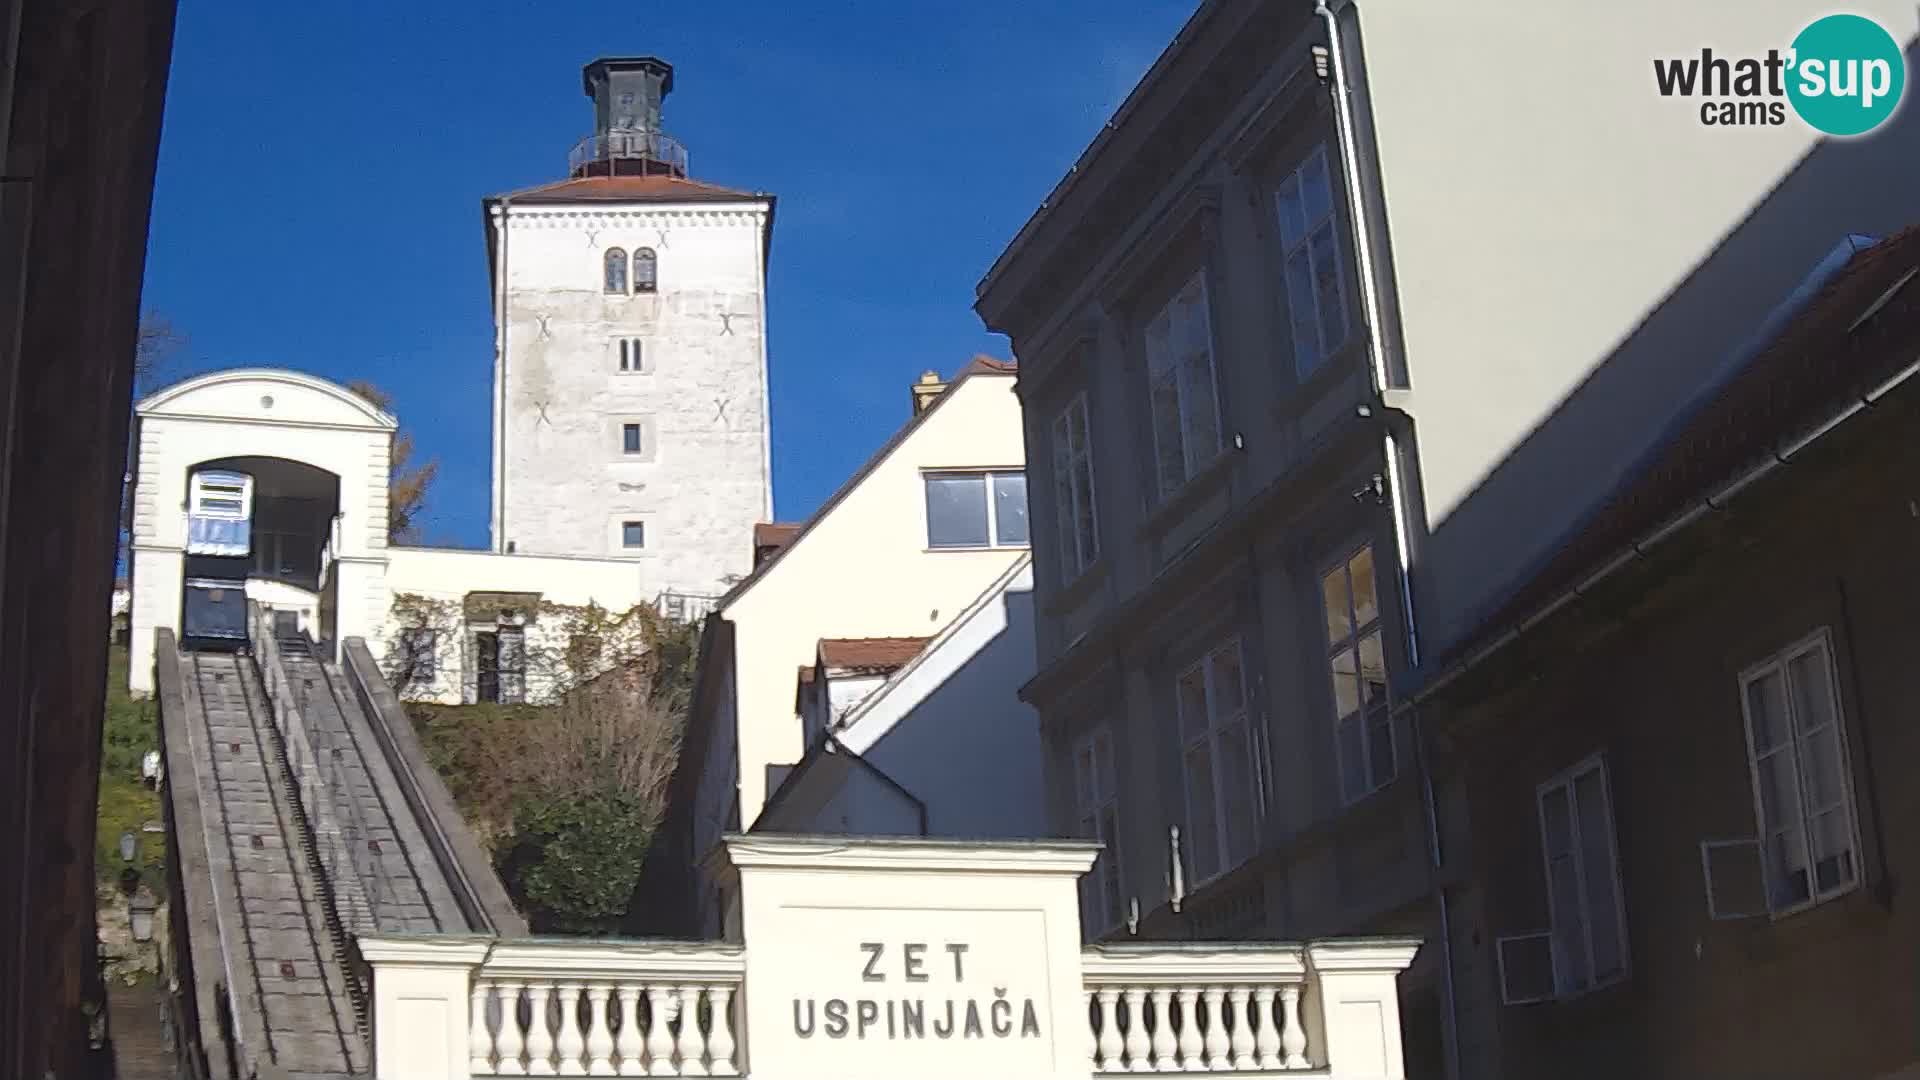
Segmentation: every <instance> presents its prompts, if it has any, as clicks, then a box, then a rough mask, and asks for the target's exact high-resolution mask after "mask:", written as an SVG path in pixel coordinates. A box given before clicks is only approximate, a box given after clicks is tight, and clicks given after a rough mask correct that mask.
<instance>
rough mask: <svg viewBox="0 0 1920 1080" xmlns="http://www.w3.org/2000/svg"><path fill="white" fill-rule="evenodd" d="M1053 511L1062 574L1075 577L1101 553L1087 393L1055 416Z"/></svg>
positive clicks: (1070, 577) (1063, 579)
mask: <svg viewBox="0 0 1920 1080" xmlns="http://www.w3.org/2000/svg"><path fill="white" fill-rule="evenodd" d="M1053 500H1054V503H1053V513H1054V517H1055V519H1056V521H1057V522H1058V524H1059V526H1060V578H1061V580H1062V581H1063V582H1066V581H1072V580H1073V579H1074V578H1076V577H1079V576H1080V575H1081V574H1082V573H1083V572H1085V571H1086V569H1087V567H1089V566H1092V565H1093V562H1094V560H1095V559H1098V558H1099V557H1100V533H1099V528H1098V523H1097V521H1096V519H1095V517H1094V509H1093V446H1092V442H1091V434H1090V432H1089V431H1088V428H1087V395H1085V394H1081V395H1079V396H1078V397H1075V398H1074V399H1073V403H1072V404H1070V405H1068V406H1067V407H1066V409H1064V410H1063V411H1062V412H1061V413H1060V415H1059V416H1056V417H1054V419H1053Z"/></svg>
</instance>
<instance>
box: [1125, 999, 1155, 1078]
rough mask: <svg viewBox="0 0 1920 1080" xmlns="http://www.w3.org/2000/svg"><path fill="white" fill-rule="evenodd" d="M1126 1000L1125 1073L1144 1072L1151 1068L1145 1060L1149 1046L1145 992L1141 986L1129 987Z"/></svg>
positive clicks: (1151, 1065)
mask: <svg viewBox="0 0 1920 1080" xmlns="http://www.w3.org/2000/svg"><path fill="white" fill-rule="evenodd" d="M1126 998H1127V1071H1128V1072H1146V1071H1148V1070H1150V1069H1152V1068H1153V1062H1151V1061H1149V1060H1147V1051H1148V1050H1149V1049H1150V1048H1151V1044H1150V1043H1148V1042H1147V1010H1146V1000H1147V991H1146V988H1145V987H1142V986H1129V987H1127V989H1126Z"/></svg>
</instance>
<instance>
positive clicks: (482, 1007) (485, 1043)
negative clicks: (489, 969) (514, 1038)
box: [467, 979, 493, 1076]
mask: <svg viewBox="0 0 1920 1080" xmlns="http://www.w3.org/2000/svg"><path fill="white" fill-rule="evenodd" d="M492 988H493V987H492V984H491V983H489V982H487V981H486V980H485V979H475V980H473V990H472V998H473V1011H472V1018H471V1019H469V1020H468V1021H467V1071H468V1072H470V1073H479V1074H480V1075H482V1076H484V1075H486V1074H487V1073H490V1072H492V1071H493V1032H492V1031H491V1030H489V1029H488V1027H487V997H488V992H489V991H490V990H491V989H492Z"/></svg>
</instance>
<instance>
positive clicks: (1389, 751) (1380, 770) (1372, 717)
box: [1367, 709, 1398, 787]
mask: <svg viewBox="0 0 1920 1080" xmlns="http://www.w3.org/2000/svg"><path fill="white" fill-rule="evenodd" d="M1367 766H1368V771H1369V775H1370V776H1371V778H1372V780H1373V786H1374V787H1379V786H1381V785H1382V784H1385V783H1386V782H1387V781H1389V780H1392V779H1393V775H1394V771H1395V769H1396V768H1397V767H1398V763H1397V762H1396V761H1394V754H1393V719H1392V717H1390V716H1389V715H1388V714H1387V711H1386V710H1385V709H1378V710H1375V711H1374V712H1371V713H1368V714H1367Z"/></svg>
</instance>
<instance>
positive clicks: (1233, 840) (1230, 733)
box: [1220, 721, 1259, 866]
mask: <svg viewBox="0 0 1920 1080" xmlns="http://www.w3.org/2000/svg"><path fill="white" fill-rule="evenodd" d="M1220 786H1221V795H1222V796H1224V798H1223V800H1222V801H1223V803H1224V809H1225V811H1226V815H1227V820H1226V829H1225V832H1226V845H1227V850H1226V857H1227V865H1228V866H1238V865H1239V864H1240V861H1241V860H1243V859H1245V858H1247V857H1248V856H1250V855H1252V854H1253V846H1254V823H1255V822H1256V821H1257V820H1258V812H1259V807H1258V805H1257V803H1256V801H1255V796H1254V783H1253V746H1252V744H1251V743H1250V742H1249V741H1248V738H1247V725H1246V722H1245V721H1240V722H1238V723H1235V724H1232V725H1229V726H1228V727H1227V728H1225V729H1224V730H1223V731H1221V733H1220Z"/></svg>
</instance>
